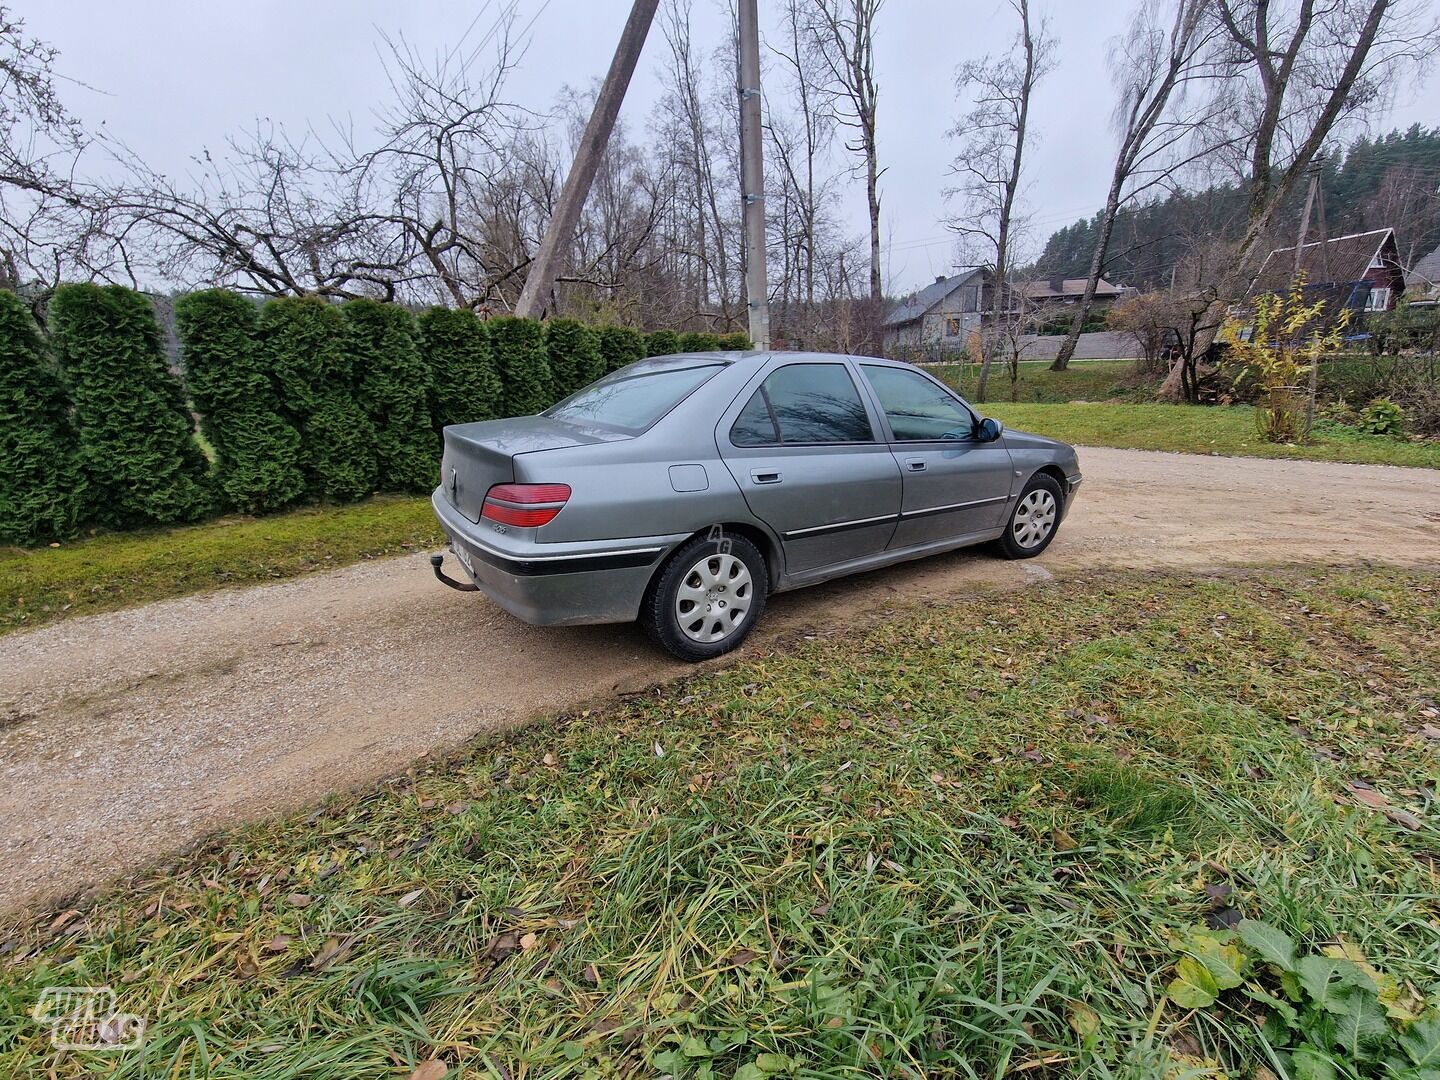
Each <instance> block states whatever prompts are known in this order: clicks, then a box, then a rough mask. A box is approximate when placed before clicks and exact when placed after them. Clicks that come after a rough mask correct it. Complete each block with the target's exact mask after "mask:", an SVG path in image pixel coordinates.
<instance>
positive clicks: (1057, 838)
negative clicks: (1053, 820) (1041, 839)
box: [1050, 829, 1078, 851]
mask: <svg viewBox="0 0 1440 1080" xmlns="http://www.w3.org/2000/svg"><path fill="white" fill-rule="evenodd" d="M1050 838H1051V839H1052V840H1053V841H1054V842H1055V850H1056V851H1074V850H1075V848H1076V847H1077V846H1078V845H1077V844H1076V843H1075V838H1074V837H1073V836H1071V835H1070V834H1069V833H1068V832H1066V831H1065V830H1064V829H1056V830H1055V831H1054V832H1053V833H1051V834H1050Z"/></svg>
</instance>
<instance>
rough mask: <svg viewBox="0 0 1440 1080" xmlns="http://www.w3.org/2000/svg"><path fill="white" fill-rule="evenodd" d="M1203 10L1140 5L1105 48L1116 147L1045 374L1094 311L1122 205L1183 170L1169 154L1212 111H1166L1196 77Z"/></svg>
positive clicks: (1154, 2) (1159, 2)
mask: <svg viewBox="0 0 1440 1080" xmlns="http://www.w3.org/2000/svg"><path fill="white" fill-rule="evenodd" d="M1166 6H1173V12H1172V13H1171V15H1170V19H1169V29H1168V31H1167V30H1166V29H1165V27H1164V16H1165V10H1164V9H1165V7H1166ZM1210 6H1211V0H1141V3H1140V5H1139V6H1138V7H1137V8H1136V10H1135V14H1134V17H1133V18H1132V20H1131V23H1130V27H1129V30H1128V31H1127V32H1126V34H1125V36H1124V37H1121V38H1118V39H1116V40H1115V41H1113V42H1112V43H1111V48H1110V56H1109V66H1110V77H1111V81H1112V83H1113V84H1114V85H1115V87H1116V89H1117V90H1118V91H1119V98H1118V101H1117V102H1116V105H1115V114H1114V125H1115V129H1116V131H1117V133H1118V134H1119V136H1120V145H1119V147H1118V149H1117V151H1116V154H1115V166H1114V168H1113V169H1112V171H1111V174H1110V188H1109V190H1108V191H1107V192H1106V195H1105V208H1104V210H1103V211H1102V212H1101V215H1100V222H1099V228H1098V231H1097V236H1096V239H1095V250H1094V252H1093V254H1092V255H1091V258H1090V269H1089V273H1088V274H1087V276H1086V279H1085V291H1084V292H1083V293H1082V294H1081V296H1080V303H1079V304H1078V305H1077V307H1076V309H1075V318H1074V320H1073V321H1072V323H1071V326H1070V331H1069V333H1067V334H1066V336H1065V341H1064V342H1063V343H1062V344H1061V346H1060V351H1059V352H1058V353H1057V354H1056V356H1055V361H1054V363H1052V364H1051V365H1050V368H1051V370H1052V371H1064V370H1065V369H1066V368H1067V367H1068V366H1069V365H1070V358H1071V357H1072V356H1073V355H1074V354H1075V346H1076V343H1077V342H1078V341H1079V340H1080V332H1081V330H1082V329H1084V326H1085V323H1086V321H1087V320H1088V319H1089V317H1090V312H1091V310H1092V308H1093V307H1094V303H1095V290H1096V288H1097V286H1098V284H1099V281H1100V274H1101V271H1102V270H1103V269H1104V266H1105V256H1106V254H1107V252H1108V251H1109V248H1110V236H1111V233H1112V232H1113V231H1114V228H1115V217H1116V215H1117V214H1118V213H1119V211H1120V207H1121V205H1122V203H1123V202H1126V201H1128V200H1131V199H1134V198H1136V197H1138V196H1139V195H1140V194H1142V193H1143V192H1145V191H1146V190H1148V189H1150V188H1151V187H1154V186H1155V185H1157V184H1160V183H1164V182H1165V181H1166V180H1167V179H1168V178H1169V177H1171V176H1173V175H1174V173H1175V172H1176V171H1177V170H1179V169H1181V168H1183V167H1184V166H1185V165H1186V164H1188V160H1187V159H1186V158H1185V156H1184V155H1183V154H1180V155H1177V154H1176V153H1174V151H1175V150H1176V148H1177V147H1178V146H1180V145H1182V143H1183V142H1184V141H1185V140H1186V139H1187V138H1188V136H1189V135H1190V133H1191V132H1192V131H1193V130H1194V128H1195V127H1196V125H1198V124H1202V123H1206V122H1208V120H1209V119H1210V117H1209V116H1208V115H1207V113H1208V110H1209V109H1210V108H1213V106H1212V105H1210V104H1209V103H1208V102H1202V103H1201V104H1200V105H1199V109H1198V112H1197V111H1196V110H1194V109H1191V110H1186V111H1184V112H1180V113H1178V114H1177V113H1175V112H1172V110H1171V102H1172V98H1175V99H1179V98H1180V97H1181V96H1182V95H1183V91H1184V90H1185V84H1186V83H1187V82H1188V81H1190V80H1191V79H1193V78H1195V77H1197V76H1198V75H1199V74H1200V70H1199V69H1200V65H1199V64H1198V62H1197V60H1198V56H1199V53H1200V51H1201V49H1202V48H1203V47H1204V45H1205V43H1206V40H1207V38H1208V37H1209V36H1211V35H1213V34H1214V33H1215V32H1216V30H1215V22H1214V20H1213V19H1211V18H1209V17H1208V16H1209V8H1210ZM1177 92H1178V93H1177ZM1200 152H1204V151H1200Z"/></svg>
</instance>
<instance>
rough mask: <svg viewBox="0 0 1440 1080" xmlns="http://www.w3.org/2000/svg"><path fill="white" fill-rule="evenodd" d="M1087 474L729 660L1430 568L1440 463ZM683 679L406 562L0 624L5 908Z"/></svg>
mask: <svg viewBox="0 0 1440 1080" xmlns="http://www.w3.org/2000/svg"><path fill="white" fill-rule="evenodd" d="M1081 465H1082V466H1083V468H1084V470H1085V485H1084V487H1083V488H1082V491H1081V497H1080V500H1079V501H1078V502H1077V504H1076V507H1075V509H1074V511H1073V512H1072V514H1071V516H1070V518H1069V520H1068V521H1067V522H1066V524H1065V527H1064V529H1063V530H1062V531H1061V533H1060V536H1059V538H1058V539H1057V540H1056V542H1055V543H1054V545H1053V546H1052V547H1051V548H1050V550H1049V551H1048V552H1047V553H1046V554H1045V555H1044V556H1042V557H1041V558H1040V559H1038V560H1036V561H1034V562H1028V563H1006V562H1002V561H999V560H996V559H993V558H991V557H989V556H986V555H983V554H974V553H969V552H961V553H956V554H953V555H947V556H939V557H936V558H932V559H927V560H924V561H922V562H916V563H910V564H907V565H904V566H900V567H895V568H892V569H889V570H883V571H878V572H875V573H871V574H867V575H865V576H863V577H859V578H852V579H850V580H848V581H843V582H835V583H830V584H827V585H822V586H817V587H815V588H813V589H807V590H803V591H801V592H797V593H791V594H787V595H784V596H780V597H777V598H775V600H774V602H773V603H772V605H771V606H770V608H769V610H768V611H767V612H766V617H765V621H764V623H763V624H762V626H761V628H760V630H759V631H758V632H757V634H756V635H755V636H754V637H753V638H752V639H751V641H752V644H750V645H747V647H746V648H745V649H742V650H741V651H740V653H739V655H741V656H744V655H746V654H747V653H753V652H754V651H756V650H757V649H766V648H776V647H782V648H783V647H784V644H785V642H786V641H788V640H790V639H792V638H793V636H794V635H795V634H796V633H797V632H799V631H802V630H804V631H810V632H822V633H823V632H825V631H828V630H833V629H836V628H837V627H836V624H835V623H834V621H833V620H834V619H835V611H836V609H837V608H843V610H844V612H845V615H844V619H845V621H846V623H857V622H863V621H865V620H866V619H867V618H871V617H873V616H874V615H875V614H876V613H877V612H879V611H882V610H884V609H885V608H886V607H887V606H888V605H893V604H894V603H895V602H897V601H900V600H909V599H914V598H924V597H946V596H953V595H957V594H963V593H964V592H965V591H967V590H968V589H971V588H973V587H974V586H975V585H976V584H977V583H990V584H994V583H999V584H1013V585H1021V584H1024V583H1026V582H1029V581H1034V580H1039V579H1044V578H1048V577H1049V576H1050V575H1051V573H1052V572H1053V573H1059V574H1063V573H1065V572H1067V571H1074V570H1080V569H1087V568H1103V567H1149V566H1155V567H1169V566H1179V567H1186V566H1189V567H1195V566H1218V565H1222V564H1226V563H1253V562H1301V561H1304V562H1355V561H1359V560H1367V559H1373V560H1385V561H1391V562H1398V563H1410V564H1415V563H1424V564H1431V563H1433V564H1436V565H1440V472H1436V471H1429V470H1421V469H1398V468H1390V467H1385V466H1366V465H1329V464H1319V463H1312V462H1281V461H1263V460H1259V459H1251V458H1219V457H1195V456H1188V455H1179V454H1157V453H1149V452H1145V451H1135V450H1104V449H1085V450H1082V451H1081ZM835 597H844V599H845V603H844V604H843V605H831V604H828V603H827V601H828V600H830V599H832V598H835ZM687 670H691V669H690V668H688V666H687V665H682V664H678V663H676V662H674V661H671V660H669V659H667V658H665V657H663V656H661V655H660V654H659V653H657V652H656V651H654V650H653V649H651V648H650V647H649V646H648V645H647V644H646V643H645V641H644V639H643V638H642V636H641V635H640V633H639V632H638V631H637V630H635V629H634V628H632V627H581V628H572V629H551V630H538V629H535V628H532V627H529V626H526V625H524V624H522V623H519V622H517V621H515V620H514V619H511V618H510V617H509V616H507V615H505V614H504V613H503V612H501V611H500V610H499V609H498V608H496V607H495V606H494V605H492V604H491V603H489V602H488V601H486V600H484V599H483V598H477V597H475V596H472V595H466V594H462V593H457V592H453V591H451V590H449V589H446V588H444V587H442V586H441V585H439V584H438V583H437V582H436V581H435V580H434V579H433V578H432V577H431V575H430V567H429V565H428V562H427V560H426V557H425V556H423V555H417V556H404V557H399V558H395V559H390V560H385V561H382V562H376V563H367V564H362V565H359V566H355V567H351V568H349V569H345V570H337V571H334V572H331V573H325V574H316V575H312V576H309V577H305V578H302V579H299V580H295V581H289V582H282V583H279V584H275V585H267V586H260V587H255V588H247V589H236V590H231V591H227V592H219V593H211V594H209V595H206V596H199V597H191V598H188V599H183V600H172V601H165V602H162V603H157V604H151V605H148V606H146V607H142V608H136V609H132V610H129V611H121V612H114V613H110V614H104V615H95V616H89V617H86V618H78V619H74V620H71V621H69V622H64V623H60V624H58V625H55V626H51V627H47V628H43V629H39V630H35V631H31V632H29V633H24V634H16V635H12V636H9V637H5V638H0V867H3V871H0V911H5V910H15V909H18V908H21V907H25V906H29V905H32V904H36V903H42V902H50V901H54V900H57V899H59V898H61V897H64V896H67V895H70V894H73V893H76V892H77V891H80V890H84V889H87V888H89V887H92V886H95V885H97V884H101V883H103V882H105V881H106V880H108V879H110V878H112V877H114V876H115V875H116V874H120V873H123V872H125V871H127V870H131V869H135V868H138V867H140V866H143V865H144V864H146V863H148V862H152V861H154V860H155V859H157V858H160V857H162V856H165V855H167V854H170V853H173V852H175V851H177V850H179V849H181V848H184V847H185V846H187V845H189V844H191V843H193V842H194V841H196V840H197V839H200V838H201V837H203V836H205V835H206V834H208V833H210V832H212V831H214V830H215V829H217V828H219V827H222V826H225V825H228V824H232V823H235V822H240V821H246V820H251V819H255V818H260V817H265V816H268V815H275V814H283V813H286V812H289V811H292V810H295V809H296V808H297V807H302V806H304V805H306V804H307V803H311V802H314V801H316V800H318V799H319V798H321V797H323V796H324V795H325V794H326V793H328V792H332V791H336V790H339V789H344V788H349V787H354V786H357V785H361V784H365V783H367V782H370V781H373V780H375V779H377V778H378V777H381V776H385V775H387V774H391V773H395V772H398V771H400V770H402V769H403V768H404V767H405V766H407V765H408V764H410V763H411V762H412V761H414V760H415V759H417V758H419V757H421V756H424V755H426V754H432V753H437V752H441V751H444V750H447V749H451V748H453V747H455V746H458V745H459V744H462V743H464V742H465V741H466V740H468V739H470V738H472V737H473V736H475V735H477V734H480V733H483V732H487V731H494V730H497V729H500V728H505V727H508V726H511V725H514V724H517V723H520V722H522V721H524V720H526V719H527V718H530V717H532V716H535V715H537V714H543V713H549V712H554V711H556V710H561V709H566V708H570V707H573V706H576V705H579V704H581V703H583V702H586V701H589V700H600V699H603V698H605V697H608V696H611V695H614V694H616V693H621V692H626V691H633V690H639V689H642V688H644V687H646V686H649V685H652V684H654V683H656V682H659V681H663V680H666V679H670V678H673V677H675V676H677V675H680V674H681V673H683V672H685V671H687Z"/></svg>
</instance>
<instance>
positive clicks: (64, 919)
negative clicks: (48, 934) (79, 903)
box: [50, 908, 80, 932]
mask: <svg viewBox="0 0 1440 1080" xmlns="http://www.w3.org/2000/svg"><path fill="white" fill-rule="evenodd" d="M79 914H80V910H79V908H71V909H70V910H69V911H62V912H61V913H60V914H59V915H56V916H55V918H54V920H53V921H52V922H51V923H50V930H51V931H52V932H53V931H55V930H59V929H60V928H61V927H62V926H64V925H65V924H66V923H68V922H69V921H70V920H71V919H73V918H75V916H76V915H79Z"/></svg>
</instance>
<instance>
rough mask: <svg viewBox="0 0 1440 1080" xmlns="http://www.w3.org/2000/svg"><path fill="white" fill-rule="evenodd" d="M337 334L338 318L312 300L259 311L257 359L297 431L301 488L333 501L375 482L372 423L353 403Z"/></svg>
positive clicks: (276, 303) (340, 329)
mask: <svg viewBox="0 0 1440 1080" xmlns="http://www.w3.org/2000/svg"><path fill="white" fill-rule="evenodd" d="M344 336H345V318H344V316H342V315H341V314H340V311H339V309H338V308H337V307H335V305H333V304H329V303H326V302H325V301H324V300H321V299H320V298H319V297H315V296H304V297H295V296H287V297H282V298H281V299H279V300H271V301H270V302H269V303H267V304H266V305H265V307H264V308H263V309H262V310H261V312H260V343H261V350H260V355H261V360H262V363H263V365H264V367H265V371H266V373H267V374H268V375H269V377H270V380H271V383H272V385H273V386H274V387H275V390H276V392H277V393H278V395H279V400H280V405H281V410H282V415H283V416H284V417H285V418H286V419H287V420H289V421H290V422H291V423H292V424H293V425H294V426H295V427H296V428H297V429H298V430H299V431H300V466H301V469H302V470H303V471H304V474H305V484H306V488H307V490H308V491H309V492H310V493H311V494H312V495H317V496H324V497H326V498H330V499H337V500H349V499H358V498H361V497H363V496H365V495H368V494H370V492H372V491H373V490H374V487H375V428H374V426H373V425H372V424H371V423H370V418H369V417H368V416H366V415H365V411H364V410H363V409H361V408H360V406H359V404H358V403H357V402H356V400H355V386H354V375H353V371H352V368H351V364H350V356H349V353H348V351H347V350H346V348H345V347H344Z"/></svg>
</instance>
